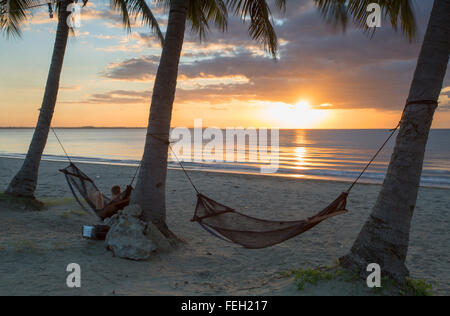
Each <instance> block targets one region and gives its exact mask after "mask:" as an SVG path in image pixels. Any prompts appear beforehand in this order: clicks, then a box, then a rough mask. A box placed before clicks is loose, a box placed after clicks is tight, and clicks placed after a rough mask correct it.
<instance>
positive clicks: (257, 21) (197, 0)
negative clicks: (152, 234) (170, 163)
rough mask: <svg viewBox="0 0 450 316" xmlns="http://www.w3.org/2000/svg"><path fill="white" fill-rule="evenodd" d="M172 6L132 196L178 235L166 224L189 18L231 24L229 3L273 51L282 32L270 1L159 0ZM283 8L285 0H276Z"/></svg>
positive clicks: (194, 23)
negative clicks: (179, 81)
mask: <svg viewBox="0 0 450 316" xmlns="http://www.w3.org/2000/svg"><path fill="white" fill-rule="evenodd" d="M159 2H160V3H165V5H166V6H167V7H168V8H169V20H168V24H167V33H166V37H165V44H164V47H163V52H162V55H161V60H160V64H159V67H158V71H157V74H156V79H155V83H154V88H153V96H152V102H151V107H150V117H149V124H148V128H147V137H146V142H145V149H144V155H143V160H142V165H141V169H140V171H139V175H138V181H137V183H136V188H135V190H134V194H133V196H132V201H133V203H136V204H139V205H140V206H141V207H142V210H143V214H144V219H145V220H146V221H151V222H153V223H154V224H155V225H156V226H157V227H158V228H159V229H160V230H161V232H162V233H163V234H164V235H166V237H175V236H174V235H173V234H172V233H171V232H170V230H169V229H168V227H167V225H166V199H165V191H166V174H167V159H168V145H169V142H168V140H169V132H170V123H171V119H172V109H173V103H174V99H175V90H176V86H177V77H178V66H179V61H180V56H181V52H182V47H183V41H184V34H185V29H186V23H187V22H190V24H191V28H192V31H193V32H195V33H197V34H199V35H200V37H203V36H204V35H205V32H206V31H208V29H209V24H210V23H213V24H214V25H215V26H216V27H218V28H219V29H220V30H222V31H224V30H225V29H226V27H227V15H228V12H227V11H228V9H231V10H232V11H233V12H234V13H235V14H237V15H240V16H241V17H242V19H244V20H245V19H246V18H249V19H250V26H249V33H250V36H251V37H252V38H253V39H255V40H257V41H258V42H260V43H261V44H262V45H264V47H265V48H266V50H268V51H269V52H270V53H272V54H273V55H275V54H276V52H277V38H276V34H275V31H274V28H273V24H272V20H271V12H270V9H269V6H268V4H267V3H266V1H259V0H228V1H226V0H191V1H187V0H170V1H164V0H161V1H159ZM275 3H276V5H277V7H278V8H280V9H282V8H284V7H285V1H284V0H276V1H275Z"/></svg>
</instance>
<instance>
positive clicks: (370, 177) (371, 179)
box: [0, 152, 450, 189]
mask: <svg viewBox="0 0 450 316" xmlns="http://www.w3.org/2000/svg"><path fill="white" fill-rule="evenodd" d="M0 158H15V159H24V158H25V154H17V153H15V154H11V153H2V152H0ZM70 158H71V160H72V161H74V162H77V163H88V164H106V165H118V166H130V167H137V166H138V165H139V161H138V160H134V159H105V158H99V157H82V156H71V157H70ZM42 159H43V160H45V161H55V162H67V161H68V159H67V157H66V156H60V155H43V157H42ZM262 165H264V163H250V162H220V163H219V162H183V167H185V168H186V169H187V170H196V171H211V172H224V173H240V174H255V175H256V174H259V175H261V174H263V173H261V166H262ZM266 165H267V163H266ZM281 165H283V164H281ZM287 165H288V164H287ZM169 168H171V169H181V167H180V165H179V163H178V162H177V161H169ZM360 172H361V171H360V170H347V171H341V170H332V169H317V168H308V169H302V170H299V169H294V168H286V167H284V168H283V167H280V168H278V169H277V170H276V172H275V173H270V174H265V175H272V176H282V177H283V176H284V177H295V178H306V179H322V180H335V181H343V182H352V181H354V179H356V177H358V176H359V174H360ZM384 177H385V173H384V172H375V171H367V172H366V173H365V174H364V175H363V176H362V177H361V180H360V182H361V183H371V184H381V183H382V181H383V179H384ZM421 185H422V186H429V187H438V188H446V189H450V172H449V171H445V170H427V171H426V175H423V176H422V178H421Z"/></svg>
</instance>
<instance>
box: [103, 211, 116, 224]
mask: <svg viewBox="0 0 450 316" xmlns="http://www.w3.org/2000/svg"><path fill="white" fill-rule="evenodd" d="M118 222H119V215H117V214H116V215H113V216H112V217H109V218H105V220H104V221H103V224H105V225H108V226H110V227H111V226H113V225H116V224H117V223H118Z"/></svg>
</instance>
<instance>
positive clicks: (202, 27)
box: [188, 0, 228, 40]
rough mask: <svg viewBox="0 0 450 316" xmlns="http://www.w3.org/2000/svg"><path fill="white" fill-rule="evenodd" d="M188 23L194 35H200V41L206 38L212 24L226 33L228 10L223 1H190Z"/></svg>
mask: <svg viewBox="0 0 450 316" xmlns="http://www.w3.org/2000/svg"><path fill="white" fill-rule="evenodd" d="M188 21H189V23H190V25H191V31H192V33H196V34H198V35H199V37H200V40H202V39H204V38H205V37H206V34H207V33H208V31H209V30H210V23H213V24H214V26H215V27H216V28H217V29H219V30H221V31H222V32H225V31H226V30H227V27H228V9H227V6H226V4H225V2H224V1H223V0H195V1H189V6H188Z"/></svg>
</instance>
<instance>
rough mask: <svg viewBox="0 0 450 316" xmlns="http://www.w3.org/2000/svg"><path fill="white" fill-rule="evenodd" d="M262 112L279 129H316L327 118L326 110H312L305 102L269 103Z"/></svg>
mask: <svg viewBox="0 0 450 316" xmlns="http://www.w3.org/2000/svg"><path fill="white" fill-rule="evenodd" d="M264 112H265V113H264V116H265V118H266V119H267V120H269V121H270V122H272V125H276V126H278V127H280V128H298V129H303V128H316V127H318V126H319V125H320V123H321V122H322V121H323V120H324V119H326V117H327V116H328V114H327V111H326V110H317V109H314V108H313V107H312V106H311V104H310V103H309V102H308V101H307V100H301V101H299V102H297V103H296V104H293V105H292V104H286V103H282V102H277V103H271V104H268V106H267V107H266V110H265V111H264Z"/></svg>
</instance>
